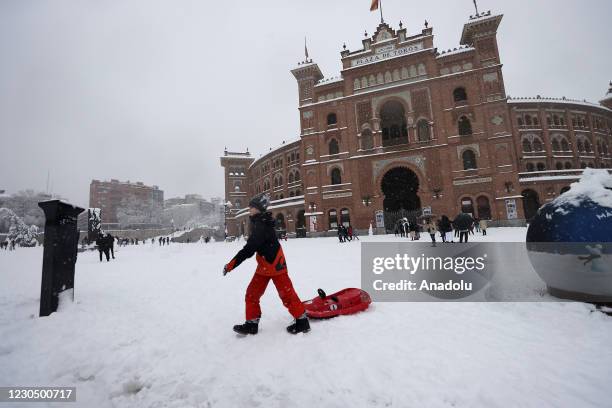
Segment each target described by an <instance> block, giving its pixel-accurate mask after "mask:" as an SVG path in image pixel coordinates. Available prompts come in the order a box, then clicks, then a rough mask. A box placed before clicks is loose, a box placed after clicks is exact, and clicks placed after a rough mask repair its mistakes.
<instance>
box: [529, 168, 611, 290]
mask: <svg viewBox="0 0 612 408" xmlns="http://www.w3.org/2000/svg"><path fill="white" fill-rule="evenodd" d="M527 251H528V253H529V260H530V262H531V264H532V265H533V268H534V269H535V271H536V272H537V273H538V275H539V276H540V277H541V278H542V279H543V280H544V282H546V285H547V286H548V289H549V292H550V294H552V295H553V296H557V297H561V298H568V299H575V300H581V301H587V302H612V175H610V174H609V173H608V171H607V170H595V169H586V170H585V171H584V173H583V175H582V177H581V179H580V181H578V182H577V183H574V184H572V186H571V188H570V190H569V191H567V192H566V193H564V194H562V195H560V196H559V197H557V198H556V199H555V200H553V201H552V202H550V203H548V204H546V205H544V206H543V207H541V208H540V209H539V210H538V213H537V215H536V216H535V217H534V219H533V220H532V222H531V223H530V225H529V229H528V230H527Z"/></svg>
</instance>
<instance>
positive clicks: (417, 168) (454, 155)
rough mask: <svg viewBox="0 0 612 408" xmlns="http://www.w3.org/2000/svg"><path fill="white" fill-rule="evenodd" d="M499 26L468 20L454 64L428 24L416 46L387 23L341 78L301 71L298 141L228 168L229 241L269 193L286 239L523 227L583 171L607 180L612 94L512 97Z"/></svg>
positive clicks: (347, 63) (487, 19) (345, 64)
mask: <svg viewBox="0 0 612 408" xmlns="http://www.w3.org/2000/svg"><path fill="white" fill-rule="evenodd" d="M502 18H503V16H502V15H494V14H492V13H491V12H486V13H482V14H479V15H476V16H472V17H470V19H469V21H468V22H467V23H466V24H465V25H464V27H463V32H462V35H461V40H460V44H461V46H459V47H458V48H456V49H453V50H448V51H446V52H440V51H438V49H437V48H436V47H435V45H434V36H433V29H432V28H431V27H428V26H427V25H426V26H425V27H424V28H423V29H422V30H421V32H420V33H417V34H414V35H410V34H409V33H408V32H407V31H406V29H405V28H403V27H402V25H401V23H400V26H399V28H398V29H394V28H392V27H391V26H389V25H388V24H386V23H381V24H380V25H379V26H378V27H377V29H376V31H375V32H374V34H373V35H372V36H368V35H367V33H366V38H365V39H363V41H362V45H363V46H362V48H361V49H359V50H355V51H350V50H348V49H346V47H344V50H343V51H341V53H340V56H341V62H342V71H341V73H340V76H339V77H338V78H331V79H325V78H324V76H323V74H322V73H321V70H320V69H319V67H318V65H317V64H316V63H315V62H313V61H312V60H309V59H306V60H305V61H303V62H302V63H300V64H298V66H297V67H296V68H295V69H293V70H292V71H291V72H292V74H293V75H294V76H295V78H296V80H297V84H298V110H299V115H300V129H301V132H300V135H299V138H296V140H295V141H292V142H288V143H283V144H282V145H281V146H280V147H278V148H276V149H272V150H271V151H269V152H268V153H266V154H265V155H263V156H262V157H260V158H259V159H257V160H255V159H254V158H253V157H251V155H250V154H249V153H248V152H247V153H232V152H227V151H226V152H225V153H224V156H222V157H221V165H222V166H223V167H224V168H225V185H226V189H225V190H226V191H225V193H226V201H227V204H228V205H227V206H226V207H227V208H226V223H227V231H228V234H229V235H236V234H243V233H246V232H248V231H247V229H248V217H247V210H246V208H245V207H246V205H247V203H248V198H249V197H250V196H252V195H255V194H258V193H261V192H267V193H269V194H270V196H271V197H272V199H273V201H272V204H271V206H270V210H271V211H272V213H273V215H274V216H275V218H276V219H277V226H278V229H280V230H286V231H288V232H289V233H297V234H300V233H301V232H304V231H305V232H308V233H309V234H311V235H318V234H327V233H330V232H331V233H333V231H334V230H336V229H337V227H338V225H340V224H344V225H352V226H353V227H354V228H356V229H359V230H366V229H368V228H369V227H370V225H372V226H373V228H375V229H377V230H378V231H379V232H383V231H385V230H386V231H392V230H393V228H394V225H395V223H396V221H397V220H398V219H399V218H402V217H419V216H427V217H428V216H432V217H436V216H440V215H443V214H446V215H448V216H450V217H451V218H452V217H454V216H455V215H456V214H457V213H459V212H461V211H463V212H468V213H471V214H473V215H474V216H476V217H479V218H485V219H489V220H491V221H492V222H493V223H495V224H497V225H521V224H523V223H524V222H525V220H526V219H529V218H531V217H532V216H533V215H534V213H535V211H536V210H537V208H538V207H539V206H540V205H541V204H544V203H545V202H546V201H550V200H552V199H553V198H554V197H555V196H557V195H559V194H561V193H562V192H563V191H564V190H565V189H567V188H568V187H569V185H570V184H571V183H572V182H573V181H575V180H576V179H578V177H579V175H580V173H581V169H583V168H586V167H597V168H611V167H612V156H611V151H610V146H612V136H611V131H610V129H611V128H612V110H611V108H612V107H611V104H612V89H610V90H609V92H608V95H607V96H606V98H605V99H604V100H602V101H601V102H600V104H594V103H589V102H586V101H574V100H569V99H565V98H564V99H559V100H555V99H547V98H542V97H535V98H520V99H514V98H510V97H508V95H507V94H506V89H505V85H504V78H503V72H502V62H501V61H500V56H499V49H498V43H497V28H498V27H499V24H500V23H501V21H502Z"/></svg>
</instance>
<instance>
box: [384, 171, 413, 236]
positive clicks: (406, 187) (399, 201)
mask: <svg viewBox="0 0 612 408" xmlns="http://www.w3.org/2000/svg"><path fill="white" fill-rule="evenodd" d="M381 190H382V193H383V196H384V200H383V207H384V212H385V227H386V229H387V232H393V230H394V229H395V225H396V224H397V222H398V220H400V219H402V218H408V219H409V220H414V219H416V218H417V217H418V216H420V215H421V199H420V198H419V195H418V192H419V178H418V176H417V175H416V173H415V172H414V171H412V170H410V169H408V168H406V167H394V168H392V169H391V170H389V171H387V172H386V173H385V175H384V176H383V178H382V181H381Z"/></svg>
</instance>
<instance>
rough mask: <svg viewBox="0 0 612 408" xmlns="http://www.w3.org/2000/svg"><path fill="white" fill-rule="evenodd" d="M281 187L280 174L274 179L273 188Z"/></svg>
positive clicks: (281, 177)
mask: <svg viewBox="0 0 612 408" xmlns="http://www.w3.org/2000/svg"><path fill="white" fill-rule="evenodd" d="M282 185H283V176H281V175H280V174H279V175H278V176H276V177H274V187H281V186H282Z"/></svg>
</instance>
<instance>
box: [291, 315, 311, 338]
mask: <svg viewBox="0 0 612 408" xmlns="http://www.w3.org/2000/svg"><path fill="white" fill-rule="evenodd" d="M287 331H288V332H289V333H291V334H298V333H307V332H309V331H310V323H309V322H308V318H307V317H306V316H304V317H300V318H298V319H295V322H294V323H293V324H292V325H291V326H287Z"/></svg>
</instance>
